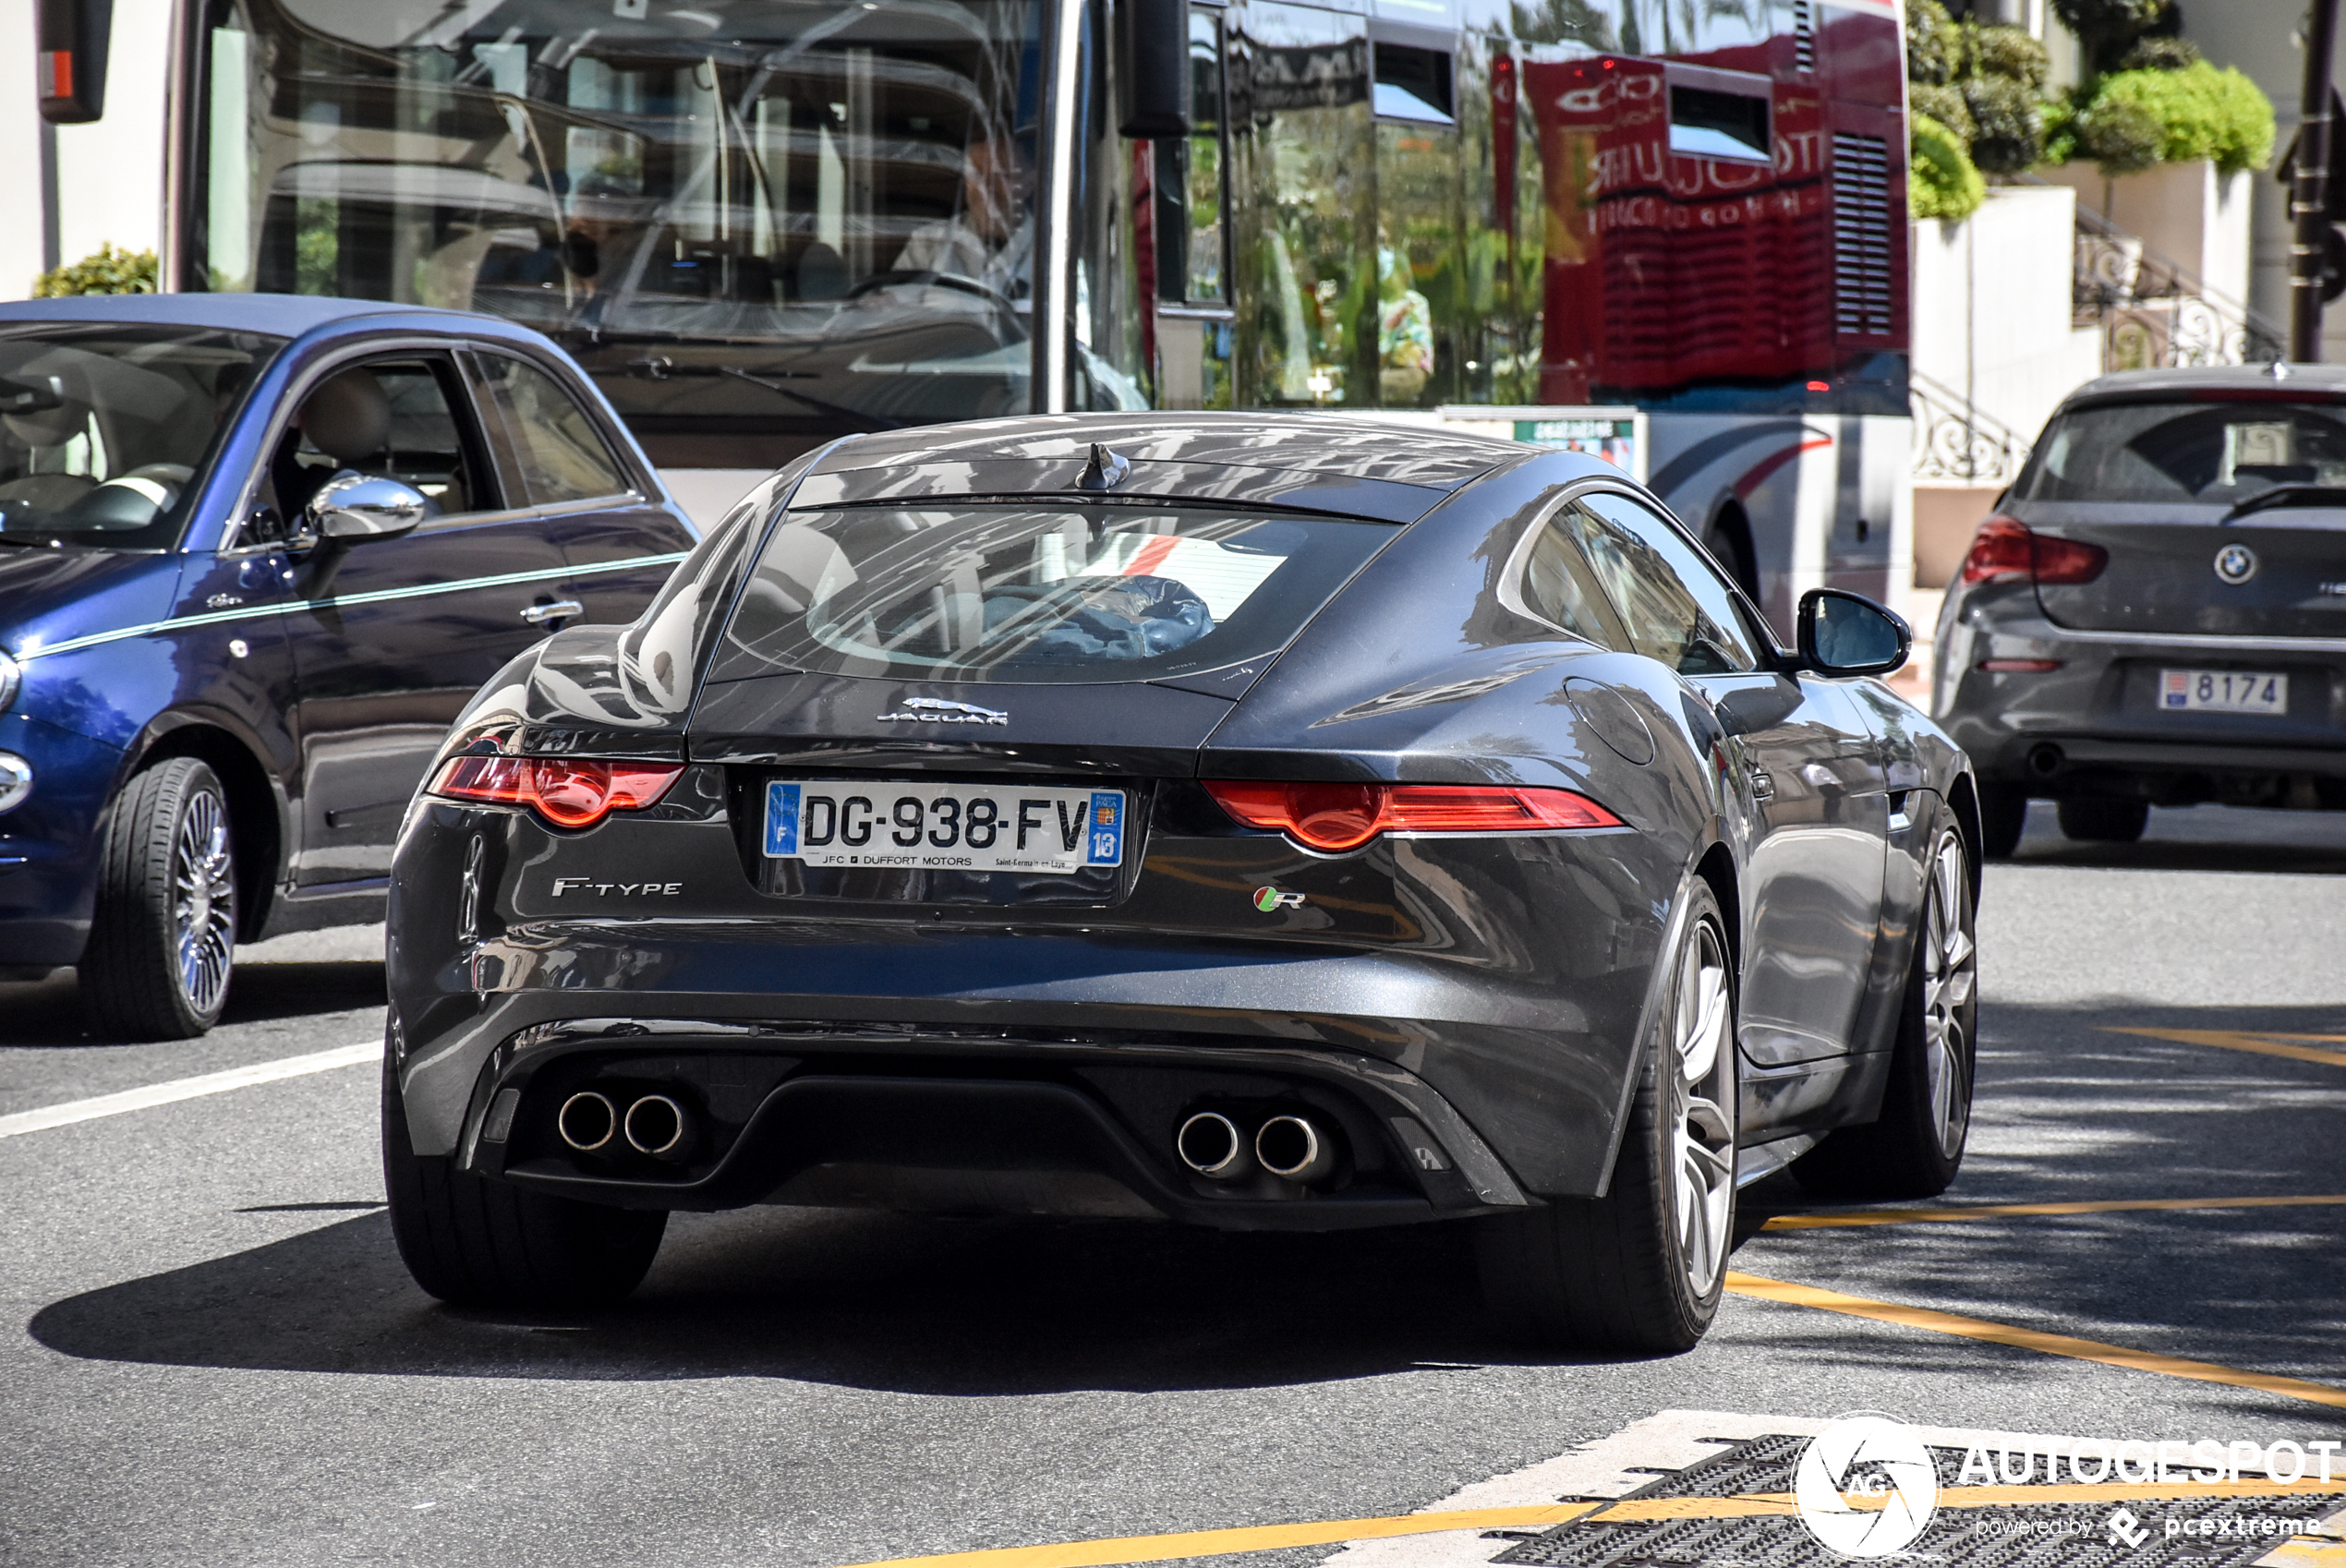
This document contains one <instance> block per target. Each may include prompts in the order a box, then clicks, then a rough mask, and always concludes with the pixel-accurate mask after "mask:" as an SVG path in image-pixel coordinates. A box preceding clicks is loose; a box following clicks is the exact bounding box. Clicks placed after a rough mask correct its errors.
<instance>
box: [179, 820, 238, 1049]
mask: <svg viewBox="0 0 2346 1568" xmlns="http://www.w3.org/2000/svg"><path fill="white" fill-rule="evenodd" d="M171 924H172V944H173V948H174V952H175V956H176V958H177V959H178V969H179V992H180V995H183V996H184V997H186V998H187V1006H188V1007H191V1008H193V1009H194V1010H195V1011H196V1012H198V1013H200V1014H205V1015H209V1014H211V1013H212V1012H213V1011H215V1010H216V1009H217V1008H218V1007H219V1006H220V999H221V996H222V995H223V994H224V992H226V990H227V989H228V970H229V966H230V964H231V963H232V962H233V960H234V959H235V956H236V865H235V862H234V860H233V859H232V858H231V857H230V855H229V852H228V808H227V804H226V802H224V801H222V800H221V798H220V797H219V796H218V795H216V794H213V793H212V791H211V790H204V789H199V790H195V791H194V792H192V793H191V794H189V795H188V797H187V814H186V815H184V816H182V817H181V818H180V819H179V833H178V838H177V839H176V841H175V843H174V844H173V846H172V851H171Z"/></svg>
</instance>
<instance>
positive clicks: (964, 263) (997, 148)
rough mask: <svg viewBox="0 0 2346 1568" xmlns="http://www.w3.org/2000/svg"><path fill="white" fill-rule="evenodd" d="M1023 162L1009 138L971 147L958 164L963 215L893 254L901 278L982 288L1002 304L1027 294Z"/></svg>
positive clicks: (1029, 224) (1030, 224)
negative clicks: (937, 275) (934, 277)
mask: <svg viewBox="0 0 2346 1568" xmlns="http://www.w3.org/2000/svg"><path fill="white" fill-rule="evenodd" d="M1027 184H1028V178H1027V173H1026V168H1025V164H1024V162H1023V161H1022V159H1021V158H1020V156H1019V152H1018V148H1017V145H1016V144H1015V143H1014V142H1012V141H1011V139H1010V138H1009V137H1007V136H991V137H987V138H986V139H982V140H979V141H976V142H973V143H972V144H971V146H970V150H969V151H968V153H967V154H966V156H965V157H964V158H963V160H962V163H961V210H960V211H958V212H956V213H955V214H954V215H953V216H952V217H950V218H944V219H938V220H937V221H935V222H931V223H923V224H921V225H920V226H919V227H918V228H916V229H914V230H913V233H912V235H911V237H910V238H908V239H907V240H906V241H905V242H904V248H903V249H902V250H901V251H899V252H898V253H897V257H896V267H895V271H899V272H941V273H943V274H945V275H947V276H949V277H960V278H969V279H972V280H973V281H975V282H977V283H984V284H985V285H986V287H987V288H989V289H992V290H993V291H994V292H995V293H996V294H998V295H1000V296H1003V297H1004V298H1005V299H1018V298H1021V297H1022V296H1025V295H1026V294H1027V293H1028V292H1029V283H1028V278H1029V275H1030V272H1031V270H1032V267H1033V263H1034V213H1033V212H1032V211H1029V209H1028V206H1027V201H1026V188H1027Z"/></svg>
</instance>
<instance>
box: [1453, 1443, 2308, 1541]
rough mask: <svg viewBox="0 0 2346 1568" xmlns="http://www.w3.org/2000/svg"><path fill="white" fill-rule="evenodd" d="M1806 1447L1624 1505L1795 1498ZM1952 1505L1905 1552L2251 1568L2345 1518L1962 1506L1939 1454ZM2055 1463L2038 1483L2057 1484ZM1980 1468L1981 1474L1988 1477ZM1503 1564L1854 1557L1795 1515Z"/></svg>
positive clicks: (1952, 1461)
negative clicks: (2179, 1533)
mask: <svg viewBox="0 0 2346 1568" xmlns="http://www.w3.org/2000/svg"><path fill="white" fill-rule="evenodd" d="M1806 1447H1808V1439H1807V1438H1805V1437H1796V1436H1785V1435H1783V1434H1772V1435H1770V1436H1767V1437H1757V1438H1753V1439H1751V1440H1750V1441H1747V1442H1739V1443H1737V1444H1735V1446H1734V1447H1732V1448H1729V1449H1726V1450H1724V1451H1723V1452H1722V1453H1715V1454H1712V1455H1711V1457H1710V1458H1708V1459H1704V1460H1702V1461H1701V1462H1699V1464H1695V1465H1688V1466H1687V1467H1686V1468H1685V1469H1683V1470H1680V1471H1677V1472H1676V1473H1675V1474H1673V1475H1668V1476H1664V1477H1662V1478H1658V1479H1656V1480H1654V1481H1652V1482H1651V1483H1650V1484H1648V1485H1646V1486H1642V1487H1639V1489H1638V1490H1635V1491H1633V1492H1629V1493H1626V1495H1625V1497H1624V1498H1622V1499H1621V1500H1619V1501H1623V1502H1626V1501H1628V1500H1629V1499H1637V1500H1639V1501H1640V1502H1642V1501H1645V1500H1648V1499H1667V1498H1685V1499H1689V1500H1695V1499H1701V1498H1733V1497H1750V1496H1755V1495H1756V1496H1775V1497H1783V1496H1784V1495H1786V1494H1788V1493H1789V1492H1790V1491H1791V1490H1792V1479H1793V1469H1794V1466H1796V1465H1797V1464H1798V1463H1799V1462H1800V1453H1801V1451H1802V1450H1803V1449H1805V1448H1806ZM1929 1452H1930V1455H1931V1458H1932V1460H1933V1461H1934V1462H1935V1463H1936V1465H1937V1466H1938V1470H1939V1485H1940V1487H1941V1496H1940V1507H1939V1511H1938V1513H1937V1514H1935V1515H1934V1516H1933V1517H1932V1519H1931V1522H1930V1525H1929V1528H1927V1529H1926V1530H1924V1532H1923V1533H1922V1535H1921V1536H1920V1537H1919V1538H1917V1539H1916V1540H1915V1541H1914V1543H1913V1544H1912V1545H1911V1546H1909V1547H1907V1548H1906V1549H1905V1551H1904V1552H1902V1553H1900V1554H1899V1555H1900V1557H1901V1558H1903V1559H1905V1560H1906V1561H1913V1560H1915V1559H1921V1560H1923V1561H1925V1562H1930V1561H1934V1560H1935V1561H1938V1562H1947V1563H1952V1564H1960V1565H1961V1568H2184V1565H2191V1568H2245V1565H2246V1564H2248V1563H2252V1562H2255V1561H2256V1560H2257V1559H2258V1558H2260V1557H2263V1556H2265V1555H2267V1553H2269V1552H2271V1551H2272V1550H2274V1549H2275V1548H2277V1547H2279V1545H2280V1544H2281V1543H2282V1542H2283V1541H2284V1540H2286V1539H2288V1534H2287V1531H2289V1530H2303V1529H2304V1528H2305V1527H2306V1526H2310V1525H2312V1524H2313V1523H2314V1522H2315V1521H2316V1520H2318V1519H2321V1518H2323V1517H2325V1516H2326V1515H2328V1514H2330V1513H2332V1512H2334V1511H2336V1510H2337V1508H2338V1507H2339V1503H2340V1499H2339V1498H2338V1496H2337V1495H2336V1494H2335V1493H2320V1492H2316V1493H2310V1494H2308V1493H2298V1494H2294V1495H2291V1494H2287V1493H2277V1494H2275V1495H2273V1496H2270V1497H2209V1498H2158V1499H2151V1500H2146V1501H2145V1502H2138V1503H2125V1504H2120V1503H2116V1502H2043V1503H2027V1504H2021V1503H2014V1504H2003V1505H1998V1506H1994V1507H1987V1508H1951V1507H1949V1506H1947V1501H1946V1494H1947V1492H1948V1491H1949V1490H1959V1489H1956V1486H1955V1478H1956V1477H1957V1476H1958V1475H1960V1474H1961V1473H1962V1470H1963V1457H1964V1451H1963V1450H1962V1449H1960V1448H1933V1449H1931V1450H1930V1451H1929ZM2044 1468H2045V1462H2044V1457H2043V1455H2042V1454H2041V1453H2039V1455H2038V1461H2037V1474H2036V1478H2035V1484H2037V1485H2040V1486H2041V1485H2045V1484H2047V1480H2046V1478H2045V1475H2044ZM1976 1473H1977V1472H1976V1469H1975V1474H1976ZM2121 1507H2125V1508H2127V1509H2128V1510H2130V1512H2131V1515H2132V1522H2131V1524H2130V1525H2129V1526H2128V1528H2129V1530H2131V1531H2132V1532H2133V1534H2132V1535H2131V1536H2129V1537H2128V1538H2129V1539H2133V1541H2134V1544H2132V1545H2128V1544H2125V1542H2124V1541H2122V1540H2121V1539H2118V1538H2115V1537H2113V1533H2112V1516H2113V1515H2114V1514H2117V1513H2118V1511H2119V1509H2120V1508H2121ZM2170 1519H2189V1520H2200V1519H2215V1520H2222V1519H2241V1520H2255V1521H2259V1522H2261V1521H2264V1520H2267V1519H2275V1520H2286V1521H2288V1522H2289V1524H2288V1525H2287V1526H2277V1528H2278V1529H2279V1530H2280V1531H2281V1533H2276V1534H2273V1535H2266V1534H2264V1533H2262V1530H2261V1528H2260V1529H2259V1532H2258V1533H2257V1534H2255V1535H2254V1536H2244V1535H2243V1536H2235V1537H2234V1538H2231V1539H2224V1538H2221V1537H2220V1536H2217V1537H2209V1538H2180V1537H2170V1536H2168V1535H2167V1533H2166V1521H2168V1520H2170ZM1492 1561H1493V1562H1517V1563H1551V1564H1569V1565H1571V1568H1665V1565H1666V1568H1681V1565H1688V1564H1700V1565H1701V1568H1844V1564H1846V1563H1847V1562H1849V1559H1847V1558H1844V1557H1841V1556H1838V1555H1836V1554H1835V1553H1833V1552H1832V1551H1829V1550H1826V1549H1825V1547H1824V1546H1823V1545H1821V1544H1820V1542H1819V1541H1818V1540H1817V1538H1815V1537H1814V1536H1812V1535H1810V1534H1809V1533H1808V1526H1805V1525H1803V1524H1802V1523H1801V1522H1800V1521H1799V1519H1798V1518H1797V1517H1796V1516H1794V1515H1792V1514H1760V1515H1757V1516H1753V1515H1749V1514H1745V1515H1741V1516H1731V1517H1723V1518H1702V1517H1688V1518H1671V1519H1651V1520H1648V1519H1630V1520H1615V1521H1608V1520H1607V1519H1605V1518H1604V1517H1603V1516H1602V1514H1599V1515H1597V1516H1594V1517H1590V1518H1586V1519H1576V1520H1573V1521H1572V1522H1571V1523H1569V1524H1564V1525H1558V1526H1556V1527H1555V1528H1554V1529H1552V1530H1550V1531H1548V1532H1547V1533H1546V1534H1544V1535H1542V1536H1538V1537H1535V1538H1532V1539H1530V1540H1526V1541H1522V1542H1520V1543H1518V1545H1516V1546H1514V1547H1511V1548H1509V1549H1508V1550H1506V1551H1505V1552H1503V1553H1501V1554H1500V1555H1499V1556H1497V1557H1495V1558H1493V1560H1492Z"/></svg>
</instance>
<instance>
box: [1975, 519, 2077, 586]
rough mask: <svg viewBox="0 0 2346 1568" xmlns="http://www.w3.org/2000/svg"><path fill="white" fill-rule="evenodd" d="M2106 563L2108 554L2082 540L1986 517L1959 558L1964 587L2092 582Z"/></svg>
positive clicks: (2016, 520)
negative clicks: (1975, 584)
mask: <svg viewBox="0 0 2346 1568" xmlns="http://www.w3.org/2000/svg"><path fill="white" fill-rule="evenodd" d="M2109 564H2110V552H2109V551H2108V550H2106V549H2102V548H2101V547H2100V546H2099V545H2089V544H2086V543H2085V542H2084V541H2083V540H2080V539H2057V538H2054V537H2051V536H2050V535H2049V534H2039V533H2038V532H2036V531H2035V530H2034V529H2032V528H2030V527H2029V526H2028V525H2026V523H2023V522H2021V521H2020V520H2019V519H2018V518H2016V517H1990V518H1989V519H1988V521H1987V522H1985V523H1982V524H1981V525H1979V532H1978V533H1977V534H1975V535H1973V536H1972V540H1971V552H1970V553H1969V554H1968V555H1965V557H1964V558H1963V580H1964V581H1965V582H1966V583H2026V582H2028V581H2030V580H2032V579H2033V580H2034V581H2036V582H2038V583H2055V584H2075V583H2090V582H2092V581H2093V580H2094V579H2095V578H2097V577H2098V576H2100V575H2101V569H2102V568H2103V567H2105V566H2107V565H2109Z"/></svg>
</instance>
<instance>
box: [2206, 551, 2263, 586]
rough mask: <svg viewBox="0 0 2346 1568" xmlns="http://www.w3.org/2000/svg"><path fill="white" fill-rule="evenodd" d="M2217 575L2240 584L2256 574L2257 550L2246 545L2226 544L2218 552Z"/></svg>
mask: <svg viewBox="0 0 2346 1568" xmlns="http://www.w3.org/2000/svg"><path fill="white" fill-rule="evenodd" d="M2216 575H2217V576H2219V577H2221V578H2222V579H2223V580H2224V581H2225V582H2227V583H2230V584H2231V585H2234V586H2238V585H2240V584H2243V583H2245V582H2247V581H2248V579H2250V578H2251V577H2254V576H2255V575H2256V552H2255V550H2253V549H2249V548H2248V547H2247V546H2246V545H2226V546H2225V547H2224V548H2223V549H2219V550H2218V551H2217V552H2216Z"/></svg>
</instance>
